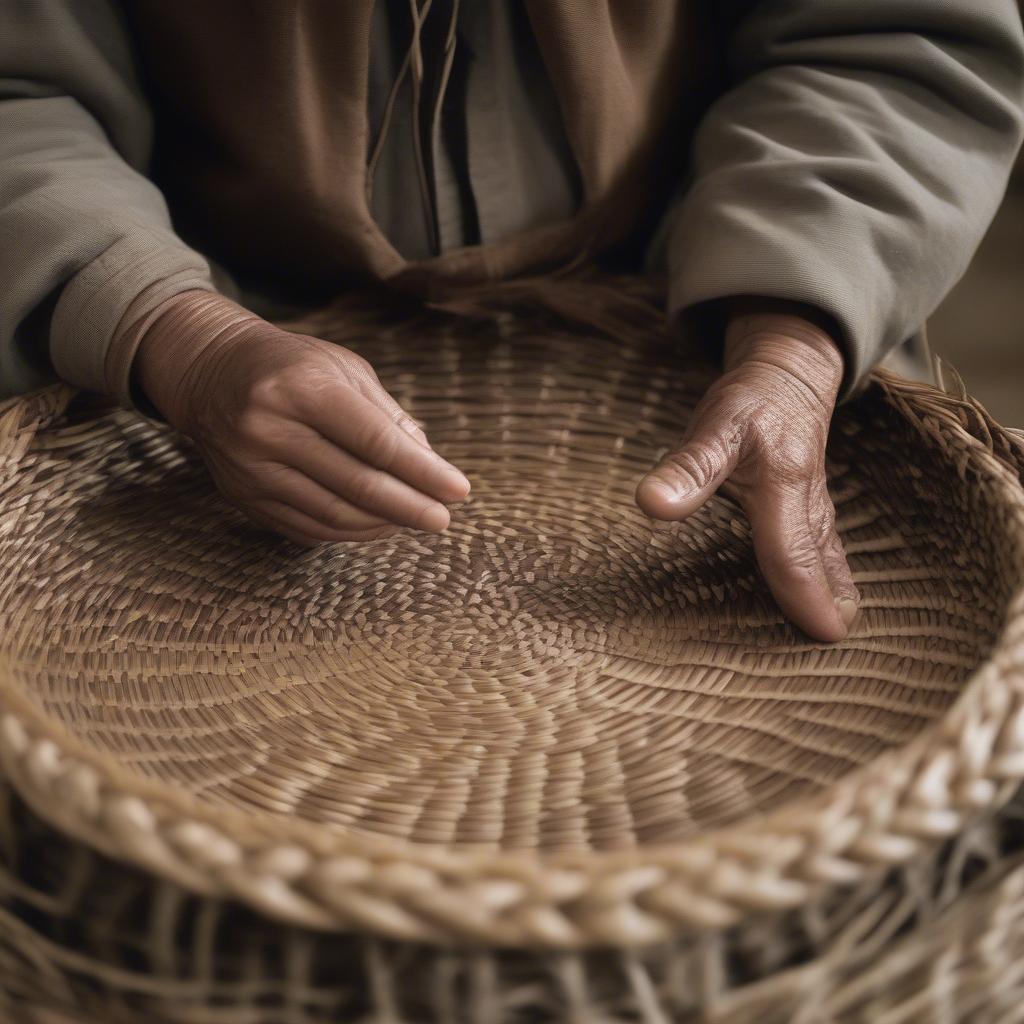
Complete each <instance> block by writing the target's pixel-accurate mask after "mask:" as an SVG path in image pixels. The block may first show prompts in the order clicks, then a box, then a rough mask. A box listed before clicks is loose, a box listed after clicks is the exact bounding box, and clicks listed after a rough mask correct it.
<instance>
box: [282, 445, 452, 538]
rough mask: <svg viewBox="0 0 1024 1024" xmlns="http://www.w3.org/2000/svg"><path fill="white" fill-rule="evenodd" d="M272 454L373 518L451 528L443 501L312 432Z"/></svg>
mask: <svg viewBox="0 0 1024 1024" xmlns="http://www.w3.org/2000/svg"><path fill="white" fill-rule="evenodd" d="M271 451H272V453H273V455H274V456H275V458H277V459H278V460H279V461H280V462H282V463H285V464H286V465H288V466H290V467H291V468H292V469H294V470H298V471H299V473H301V474H302V475H303V476H305V477H308V478H309V479H310V480H311V481H315V482H316V483H317V484H319V485H320V486H321V487H323V488H325V489H326V490H327V491H329V492H330V493H331V494H334V495H336V496H337V497H338V498H340V499H343V500H344V501H345V502H347V503H348V504H351V505H354V506H355V507H356V508H358V509H361V510H362V511H363V512H364V513H366V514H369V515H371V516H376V517H378V518H380V519H385V520H387V521H388V522H390V523H395V524H397V525H399V526H409V527H412V529H414V530H425V531H427V532H429V533H438V532H440V531H441V530H445V529H447V528H448V524H449V522H450V521H451V513H450V512H449V511H448V509H447V507H446V506H445V505H444V504H442V503H441V502H440V501H435V500H434V499H433V498H430V497H428V496H427V495H425V494H423V493H421V492H420V491H417V490H416V489H415V488H413V487H410V486H409V485H408V484H406V483H403V482H402V481H401V480H399V479H398V478H397V477H394V476H392V475H391V474H390V473H387V472H385V471H384V470H380V469H374V468H373V467H372V466H368V465H367V464H366V463H365V462H361V461H360V460H359V459H357V458H355V457H354V456H352V455H350V454H349V453H348V452H346V451H344V450H342V449H341V448H337V447H335V446H334V445H333V444H331V443H330V442H329V441H326V440H324V438H322V437H317V436H316V435H313V434H311V435H310V437H309V440H308V441H305V442H299V443H296V442H295V441H294V440H292V441H290V442H289V443H288V444H287V446H284V445H282V446H281V447H280V448H278V446H276V445H275V446H274V447H272V449H271ZM291 503H293V504H294V503H295V502H291Z"/></svg>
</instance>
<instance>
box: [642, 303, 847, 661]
mask: <svg viewBox="0 0 1024 1024" xmlns="http://www.w3.org/2000/svg"><path fill="white" fill-rule="evenodd" d="M724 355H725V372H724V373H723V375H722V376H721V377H720V378H719V379H718V380H716V381H715V383H714V384H712V386H711V387H710V388H709V389H708V392H707V394H706V395H705V396H704V398H703V399H702V400H701V402H700V403H699V404H698V406H697V408H696V410H695V411H694V414H693V418H692V420H691V422H690V424H689V426H688V429H687V431H686V434H685V436H684V437H683V440H682V442H681V443H680V446H679V447H678V448H677V449H676V450H675V451H673V452H671V453H670V454H669V455H667V456H666V457H665V458H664V459H662V460H661V461H660V462H659V463H658V465H657V466H656V467H655V468H654V469H653V470H652V471H651V472H650V473H648V474H647V475H646V476H645V477H644V478H643V480H641V481H640V484H639V486H638V487H637V494H636V500H637V503H638V504H639V506H640V508H641V509H643V510H644V511H645V512H646V513H647V514H648V515H650V516H653V517H654V518H656V519H663V520H680V519H685V518H686V517H687V516H689V515H691V514H692V513H693V512H695V511H696V510H697V509H698V508H700V507H701V505H703V504H704V502H706V501H707V500H708V498H710V497H711V495H712V494H714V493H715V491H717V490H719V489H721V490H722V491H723V493H725V494H727V495H729V496H730V497H733V498H735V499H736V500H737V501H738V502H739V503H740V505H741V506H742V507H743V510H744V512H745V513H746V515H747V518H748V519H749V521H750V526H751V531H752V534H753V542H754V551H755V553H756V555H757V560H758V563H759V565H760V568H761V572H762V573H763V575H764V578H765V580H766V582H767V584H768V586H769V588H770V589H771V592H772V594H773V595H774V596H775V599H776V601H777V602H778V604H779V607H780V608H781V609H782V611H783V613H784V614H785V615H786V616H787V617H788V618H789V619H790V620H791V621H792V622H794V623H795V624H796V625H797V626H799V627H800V628H801V629H802V630H804V632H806V633H807V634H809V635H810V636H811V637H813V638H815V639H817V640H824V641H835V640H841V639H842V638H843V637H845V636H846V635H847V632H848V630H849V627H850V624H851V623H852V622H853V619H854V617H855V616H856V614H857V608H858V602H859V596H858V594H857V588H856V587H855V586H854V583H853V578H852V577H851V575H850V568H849V566H848V565H847V563H846V556H845V554H844V552H843V548H842V544H841V543H840V540H839V537H838V535H837V533H836V529H835V508H834V506H833V504H832V500H831V499H830V498H829V494H828V489H827V487H826V483H825V442H826V440H827V438H828V430H829V423H830V421H831V418H832V412H833V409H834V407H835V402H836V396H837V394H838V391H839V385H840V383H841V380H842V374H843V358H842V354H841V353H840V351H839V349H838V347H837V346H836V344H835V342H834V341H833V340H832V339H831V338H830V337H829V335H828V333H827V332H826V331H825V330H823V329H822V328H820V327H818V326H816V325H815V324H813V323H811V322H810V321H808V320H805V319H804V318H802V317H800V316H796V315H791V314H788V313H786V314H782V313H756V312H755V313H744V314H742V315H736V316H734V317H733V318H732V319H731V320H730V323H729V327H728V329H727V332H726V341H725V353H724Z"/></svg>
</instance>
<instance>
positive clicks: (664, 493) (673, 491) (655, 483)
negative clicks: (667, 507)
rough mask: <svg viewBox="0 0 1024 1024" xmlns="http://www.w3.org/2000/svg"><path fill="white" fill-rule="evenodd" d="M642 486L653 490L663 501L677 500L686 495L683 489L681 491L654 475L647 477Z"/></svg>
mask: <svg viewBox="0 0 1024 1024" xmlns="http://www.w3.org/2000/svg"><path fill="white" fill-rule="evenodd" d="M644 486H645V487H647V488H649V489H650V490H652V491H655V492H656V493H657V495H658V497H659V498H663V499H664V500H665V501H678V500H679V499H680V498H682V497H685V495H686V492H685V491H681V490H680V489H679V488H678V487H673V486H672V485H671V484H669V483H666V482H665V481H664V480H662V479H660V478H659V477H656V476H649V477H647V479H646V480H645V481H644Z"/></svg>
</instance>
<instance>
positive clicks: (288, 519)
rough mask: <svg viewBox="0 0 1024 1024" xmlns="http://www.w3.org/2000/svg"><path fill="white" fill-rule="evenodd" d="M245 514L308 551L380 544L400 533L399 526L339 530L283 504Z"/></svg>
mask: <svg viewBox="0 0 1024 1024" xmlns="http://www.w3.org/2000/svg"><path fill="white" fill-rule="evenodd" d="M242 511H243V512H244V513H245V514H246V516H248V518H249V519H251V520H252V521H253V522H254V523H256V524H257V525H258V526H262V527H264V528H265V529H268V530H272V531H273V532H274V533H279V534H281V535H282V536H283V537H287V538H288V539H289V540H291V541H294V542H295V543H296V544H301V545H303V546H304V547H315V546H316V545H318V544H324V543H339V542H341V541H368V540H376V539H377V538H379V537H387V536H390V535H391V534H393V533H397V532H398V527H396V526H379V527H376V528H372V529H366V530H335V529H332V528H330V527H328V526H325V525H324V524H323V523H319V522H317V521H316V520H315V519H311V518H310V517H309V516H307V515H306V514H305V513H304V512H301V511H299V510H298V509H295V508H292V507H291V506H290V505H286V504H284V503H283V502H279V501H269V500H268V501H257V502H254V503H253V504H251V505H247V506H245V507H244V508H243V509H242Z"/></svg>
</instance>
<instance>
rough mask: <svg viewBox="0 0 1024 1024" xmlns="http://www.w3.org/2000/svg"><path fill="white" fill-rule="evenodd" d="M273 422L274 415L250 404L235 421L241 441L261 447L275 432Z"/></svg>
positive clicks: (236, 430) (236, 432) (236, 431)
mask: <svg viewBox="0 0 1024 1024" xmlns="http://www.w3.org/2000/svg"><path fill="white" fill-rule="evenodd" d="M272 422H273V419H272V417H270V416H268V415H267V414H266V412H264V411H263V410H262V409H260V408H258V407H254V406H250V407H249V408H246V409H243V410H242V412H241V413H240V414H239V415H238V418H237V420H236V421H235V434H236V435H237V437H238V440H239V441H241V442H243V443H248V444H252V445H256V446H259V447H261V446H263V445H264V444H266V443H267V442H268V441H269V440H270V438H271V436H272V434H273V427H272V425H271V424H272Z"/></svg>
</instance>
